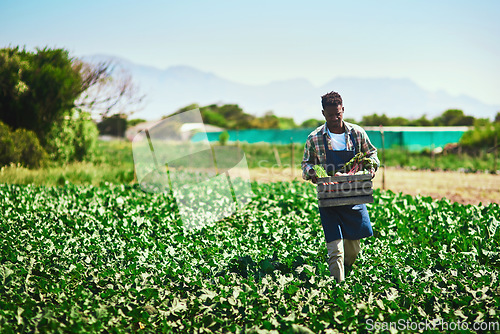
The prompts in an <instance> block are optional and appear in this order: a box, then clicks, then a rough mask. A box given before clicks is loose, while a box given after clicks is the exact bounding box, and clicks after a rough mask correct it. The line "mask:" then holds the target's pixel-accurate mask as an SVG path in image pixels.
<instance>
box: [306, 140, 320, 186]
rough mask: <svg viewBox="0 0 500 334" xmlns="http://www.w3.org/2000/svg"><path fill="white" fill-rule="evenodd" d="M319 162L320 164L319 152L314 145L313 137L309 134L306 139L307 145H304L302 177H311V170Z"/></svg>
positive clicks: (308, 178)
mask: <svg viewBox="0 0 500 334" xmlns="http://www.w3.org/2000/svg"><path fill="white" fill-rule="evenodd" d="M317 164H319V159H318V154H317V152H316V148H315V146H314V140H313V137H312V136H309V137H307V140H306V145H305V147H304V157H303V158H302V178H303V179H304V180H310V179H311V176H310V174H309V171H310V170H311V169H312V168H313V167H314V165H317Z"/></svg>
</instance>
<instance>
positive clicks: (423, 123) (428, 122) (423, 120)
mask: <svg viewBox="0 0 500 334" xmlns="http://www.w3.org/2000/svg"><path fill="white" fill-rule="evenodd" d="M408 125H409V126H432V121H431V120H429V119H427V116H426V115H422V116H421V117H420V118H417V119H414V120H411V121H410V122H409V123H408Z"/></svg>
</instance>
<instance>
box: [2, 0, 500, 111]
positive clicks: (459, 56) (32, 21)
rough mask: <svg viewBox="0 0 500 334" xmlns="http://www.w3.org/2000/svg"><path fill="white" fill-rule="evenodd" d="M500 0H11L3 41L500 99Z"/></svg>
mask: <svg viewBox="0 0 500 334" xmlns="http://www.w3.org/2000/svg"><path fill="white" fill-rule="evenodd" d="M499 15H500V1H493V0H491V1H484V0H478V1H448V0H445V1H436V0H434V1H427V0H425V1H403V0H400V1H384V0H380V1H352V2H348V1H342V2H340V1H311V2H307V3H306V2H304V1H301V2H298V1H273V2H271V1H217V2H215V1H212V2H209V1H189V0H188V1H182V2H181V1H156V0H155V1H143V2H139V1H129V0H120V1H115V0H99V1H94V0H90V1H85V2H77V1H67V0H66V1H60V0H46V1H33V0H30V1H23V0H0V47H5V46H9V45H11V46H14V45H21V46H26V47H27V48H28V49H33V48H34V47H36V46H41V47H43V46H49V47H63V48H66V49H68V50H69V51H70V52H71V54H72V55H73V56H84V55H92V54H110V55H116V56H121V57H124V58H127V59H129V60H131V61H133V62H136V63H140V64H148V65H151V66H155V67H158V68H167V67H170V66H174V65H189V66H193V67H196V68H198V69H200V70H204V71H208V72H213V73H215V74H217V75H219V76H222V77H224V78H227V79H230V80H233V81H236V82H241V83H248V84H262V83H268V82H271V81H276V80H285V79H291V78H299V77H301V78H305V79H308V80H309V81H311V82H312V83H314V84H316V85H322V84H325V83H326V82H327V81H329V80H331V79H333V78H335V77H339V76H342V77H346V76H348V77H389V78H409V79H411V80H413V81H415V82H416V83H417V84H419V85H420V86H422V87H423V88H425V89H428V90H430V91H437V90H444V91H447V92H449V93H451V94H454V95H459V94H467V95H470V96H472V97H475V98H477V99H479V100H481V101H483V102H485V103H490V104H497V105H498V104H500V20H499V19H498V17H499Z"/></svg>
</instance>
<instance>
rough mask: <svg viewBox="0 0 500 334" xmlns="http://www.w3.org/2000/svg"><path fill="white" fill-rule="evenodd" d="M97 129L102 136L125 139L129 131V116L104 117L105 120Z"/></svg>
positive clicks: (98, 124)
mask: <svg viewBox="0 0 500 334" xmlns="http://www.w3.org/2000/svg"><path fill="white" fill-rule="evenodd" d="M97 129H99V133H100V134H101V135H110V136H116V137H125V130H127V115H124V114H115V115H112V116H106V117H103V119H102V120H101V121H100V122H99V123H97Z"/></svg>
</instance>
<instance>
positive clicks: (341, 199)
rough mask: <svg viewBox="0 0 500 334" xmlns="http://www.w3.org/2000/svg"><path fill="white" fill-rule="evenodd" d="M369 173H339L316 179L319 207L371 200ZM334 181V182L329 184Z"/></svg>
mask: <svg viewBox="0 0 500 334" xmlns="http://www.w3.org/2000/svg"><path fill="white" fill-rule="evenodd" d="M371 180H372V176H371V174H362V175H341V176H331V177H323V178H319V179H318V185H317V189H318V205H319V206H320V207H328V206H339V205H356V204H363V203H372V202H373V188H372V187H373V184H372V181H371ZM330 182H334V184H329V183H330Z"/></svg>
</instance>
